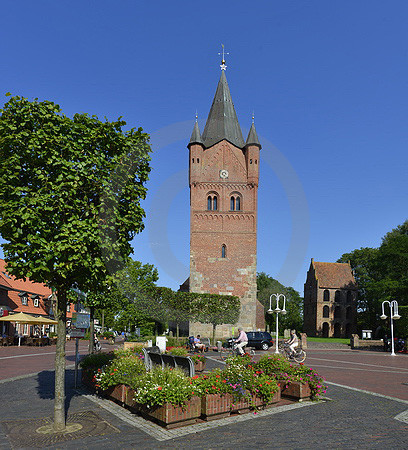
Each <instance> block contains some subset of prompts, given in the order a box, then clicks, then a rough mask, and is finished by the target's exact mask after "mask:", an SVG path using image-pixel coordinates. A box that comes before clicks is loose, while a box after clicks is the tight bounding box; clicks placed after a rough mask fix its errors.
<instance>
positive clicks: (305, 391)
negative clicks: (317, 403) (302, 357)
mask: <svg viewBox="0 0 408 450" xmlns="http://www.w3.org/2000/svg"><path fill="white" fill-rule="evenodd" d="M280 383H281V395H282V397H289V398H293V399H296V400H305V399H307V398H310V396H311V394H312V392H311V389H310V386H309V383H305V384H302V383H301V382H300V381H292V382H291V383H290V384H289V385H286V384H285V382H284V381H281V382H280Z"/></svg>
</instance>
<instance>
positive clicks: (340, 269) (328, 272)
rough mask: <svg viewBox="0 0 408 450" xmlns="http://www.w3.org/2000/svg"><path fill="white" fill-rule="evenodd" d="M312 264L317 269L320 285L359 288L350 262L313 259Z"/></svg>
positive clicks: (323, 286)
mask: <svg viewBox="0 0 408 450" xmlns="http://www.w3.org/2000/svg"><path fill="white" fill-rule="evenodd" d="M312 266H313V268H314V269H315V274H316V278H317V281H318V285H319V287H321V288H349V289H357V283H356V280H355V279H354V276H353V271H352V270H351V266H350V264H348V263H328V262H318V261H313V260H312Z"/></svg>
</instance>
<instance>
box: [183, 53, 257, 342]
mask: <svg viewBox="0 0 408 450" xmlns="http://www.w3.org/2000/svg"><path fill="white" fill-rule="evenodd" d="M225 69H226V65H225V60H224V59H223V60H222V64H221V78H220V80H219V83H218V86H217V90H216V92H215V96H214V100H213V103H212V106H211V109H210V112H209V114H208V118H207V123H206V125H205V128H204V131H203V134H202V135H201V133H200V129H199V126H198V122H197V121H196V123H195V125H194V129H193V133H192V135H191V139H190V142H189V144H188V148H189V158H190V162H189V184H190V278H189V290H190V292H197V293H212V294H223V295H235V296H238V297H240V299H241V311H240V319H239V325H242V326H243V328H244V329H245V330H255V329H258V328H263V327H264V310H263V306H262V305H261V304H260V303H259V302H258V301H257V299H256V291H257V285H256V246H257V242H256V240H257V194H258V180H259V151H260V149H261V145H260V143H259V140H258V136H257V133H256V130H255V125H254V123H252V126H251V129H250V131H249V134H248V138H247V140H246V142H245V141H244V139H243V137H242V131H241V127H240V125H239V123H238V118H237V115H236V112H235V108H234V104H233V103H232V98H231V94H230V90H229V87H228V83H227V78H226V75H225ZM197 333H199V334H201V335H204V336H210V335H211V325H208V324H201V323H192V324H190V334H197ZM216 333H217V336H218V337H222V336H229V335H230V333H231V325H223V326H219V327H217V330H216Z"/></svg>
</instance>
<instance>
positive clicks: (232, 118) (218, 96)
mask: <svg viewBox="0 0 408 450" xmlns="http://www.w3.org/2000/svg"><path fill="white" fill-rule="evenodd" d="M202 139H203V142H204V145H205V147H206V148H208V147H211V146H213V145H214V144H216V143H217V142H220V141H222V140H223V139H226V140H227V141H229V142H231V144H233V145H235V146H236V147H238V148H243V147H244V145H245V142H244V139H243V137H242V131H241V127H240V126H239V122H238V118H237V114H236V112H235V108H234V104H233V103H232V98H231V93H230V90H229V87H228V83H227V77H226V76H225V70H222V71H221V78H220V81H219V82H218V86H217V90H216V92H215V96H214V100H213V103H212V105H211V109H210V112H209V114H208V118H207V123H206V124H205V128H204V132H203V135H202Z"/></svg>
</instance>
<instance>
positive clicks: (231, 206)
mask: <svg viewBox="0 0 408 450" xmlns="http://www.w3.org/2000/svg"><path fill="white" fill-rule="evenodd" d="M230 210H231V211H235V197H231V200H230Z"/></svg>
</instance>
